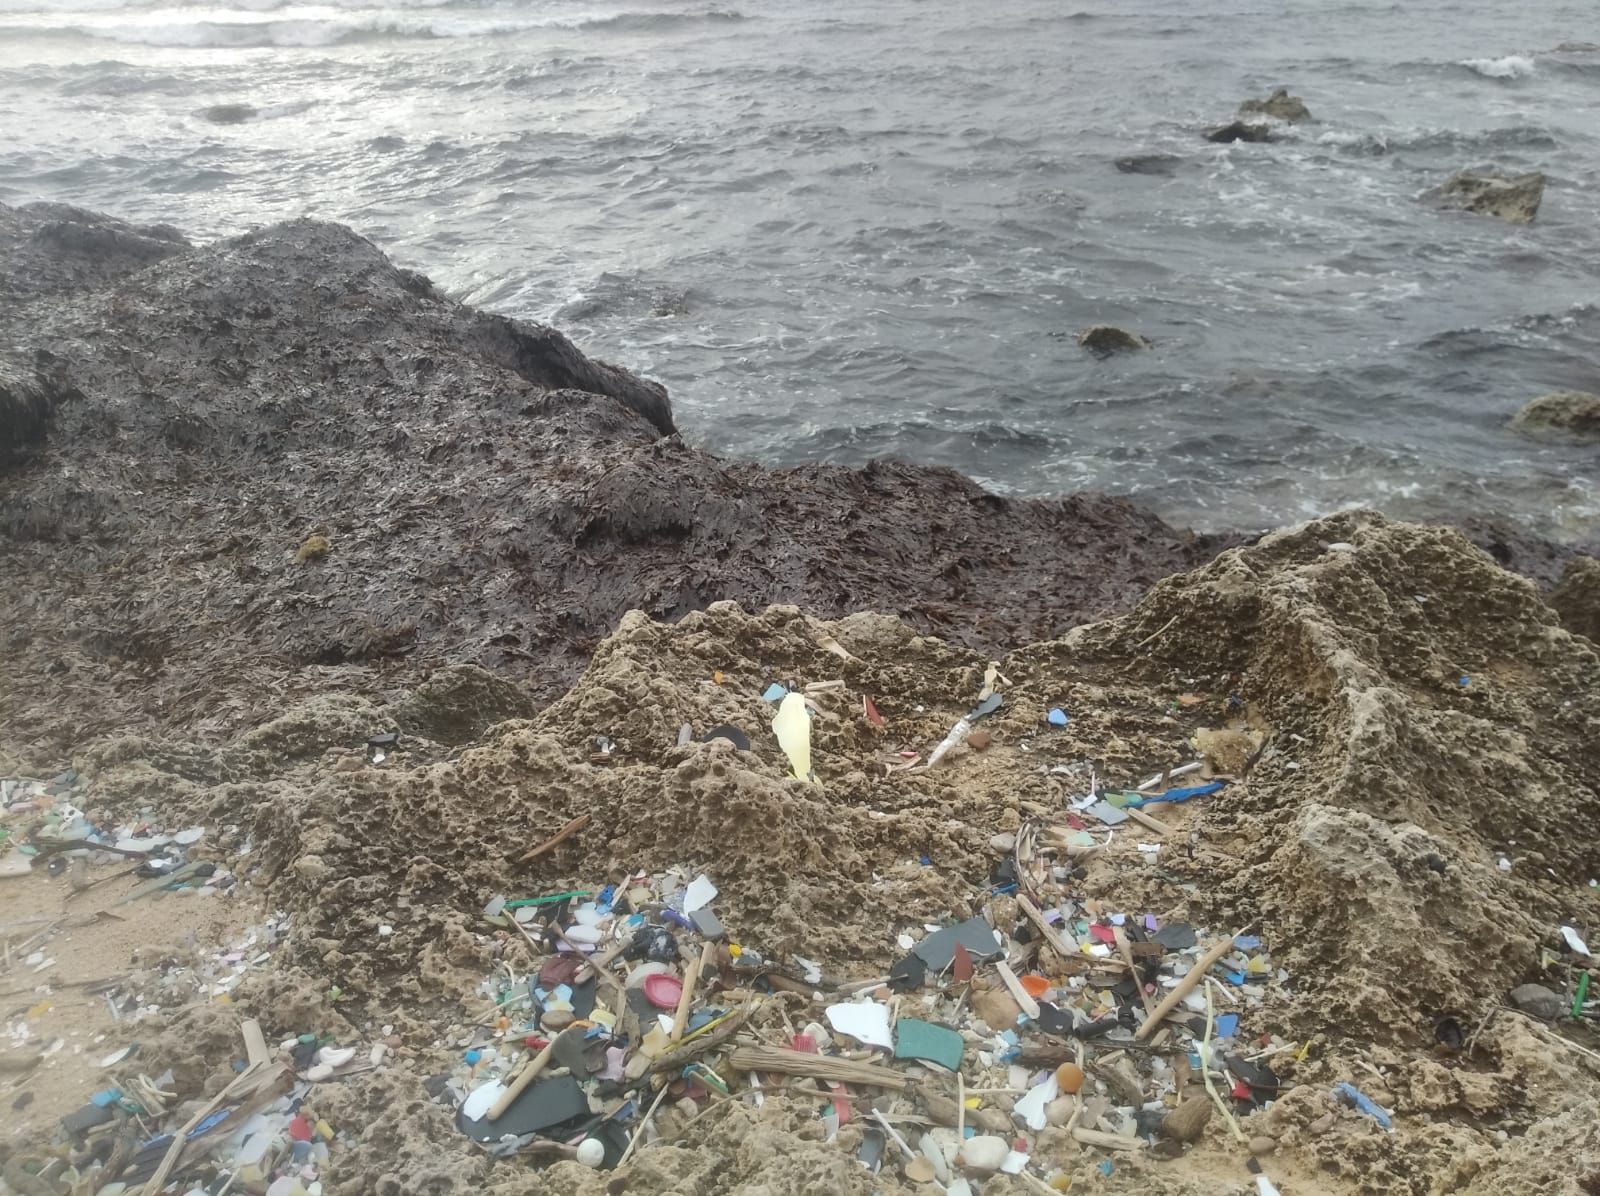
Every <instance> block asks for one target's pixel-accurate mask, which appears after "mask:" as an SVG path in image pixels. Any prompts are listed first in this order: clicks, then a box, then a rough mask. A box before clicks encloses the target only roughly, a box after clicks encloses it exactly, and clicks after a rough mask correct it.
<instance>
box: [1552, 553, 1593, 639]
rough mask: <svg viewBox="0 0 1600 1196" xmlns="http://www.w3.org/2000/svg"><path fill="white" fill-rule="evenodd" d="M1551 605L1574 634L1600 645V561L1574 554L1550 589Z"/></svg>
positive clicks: (1562, 622)
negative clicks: (1555, 584) (1552, 588)
mask: <svg viewBox="0 0 1600 1196" xmlns="http://www.w3.org/2000/svg"><path fill="white" fill-rule="evenodd" d="M1550 607H1551V609H1552V610H1554V611H1555V612H1556V614H1558V615H1560V616H1561V625H1562V626H1563V627H1565V628H1566V629H1567V630H1568V631H1570V632H1572V633H1573V634H1574V635H1581V636H1584V637H1585V638H1587V639H1589V640H1591V641H1592V642H1593V643H1596V644H1600V560H1596V559H1595V558H1594V557H1591V556H1580V557H1574V558H1573V559H1572V560H1570V561H1568V562H1567V568H1566V572H1564V573H1563V574H1562V575H1561V581H1560V583H1559V584H1558V585H1557V586H1556V588H1555V589H1554V590H1552V591H1551V592H1550Z"/></svg>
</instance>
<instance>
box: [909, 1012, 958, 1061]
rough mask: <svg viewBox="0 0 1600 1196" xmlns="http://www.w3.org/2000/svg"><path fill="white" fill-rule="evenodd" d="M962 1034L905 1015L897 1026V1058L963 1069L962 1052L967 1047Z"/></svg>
mask: <svg viewBox="0 0 1600 1196" xmlns="http://www.w3.org/2000/svg"><path fill="white" fill-rule="evenodd" d="M966 1045H967V1044H966V1043H965V1042H964V1041H963V1040H962V1038H961V1035H959V1034H957V1033H956V1032H955V1031H954V1030H951V1029H949V1028H947V1027H945V1026H936V1025H934V1024H933V1023H932V1022H919V1021H917V1020H915V1019H914V1018H908V1017H903V1018H901V1019H900V1020H899V1021H898V1022H896V1023H895V1027H894V1057H895V1058H896V1059H920V1060H922V1061H923V1062H925V1063H937V1064H939V1066H941V1067H947V1068H949V1069H950V1070H951V1071H959V1070H960V1069H961V1054H962V1052H963V1051H964V1050H965V1049H966Z"/></svg>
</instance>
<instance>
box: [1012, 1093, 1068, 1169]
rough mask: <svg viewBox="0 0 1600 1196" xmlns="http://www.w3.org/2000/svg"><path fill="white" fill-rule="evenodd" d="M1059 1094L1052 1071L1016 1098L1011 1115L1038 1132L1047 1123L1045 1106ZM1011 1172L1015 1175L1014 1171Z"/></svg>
mask: <svg viewBox="0 0 1600 1196" xmlns="http://www.w3.org/2000/svg"><path fill="white" fill-rule="evenodd" d="M1060 1095H1061V1085H1060V1084H1058V1083H1057V1082H1056V1077H1055V1073H1054V1072H1052V1073H1050V1075H1049V1076H1047V1077H1046V1078H1045V1081H1044V1083H1042V1084H1035V1085H1034V1086H1033V1087H1032V1088H1030V1089H1028V1091H1027V1093H1026V1094H1024V1095H1023V1096H1021V1097H1019V1098H1018V1099H1017V1103H1016V1104H1014V1105H1012V1106H1011V1113H1012V1116H1014V1117H1018V1118H1021V1120H1022V1123H1023V1124H1024V1125H1026V1126H1027V1127H1028V1128H1029V1129H1030V1130H1033V1131H1034V1132H1035V1133H1038V1132H1039V1131H1040V1130H1042V1129H1044V1127H1045V1126H1046V1124H1048V1123H1047V1122H1046V1120H1045V1113H1044V1111H1045V1106H1046V1105H1048V1104H1049V1103H1050V1102H1051V1101H1053V1100H1055V1098H1056V1097H1058V1096H1060ZM1011 1174H1013V1175H1015V1174H1016V1172H1012V1173H1011Z"/></svg>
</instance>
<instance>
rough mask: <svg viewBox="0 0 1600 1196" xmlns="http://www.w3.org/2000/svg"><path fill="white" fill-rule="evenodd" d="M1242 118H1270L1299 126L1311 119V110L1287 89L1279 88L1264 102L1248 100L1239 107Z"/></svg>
mask: <svg viewBox="0 0 1600 1196" xmlns="http://www.w3.org/2000/svg"><path fill="white" fill-rule="evenodd" d="M1239 115H1240V116H1270V117H1271V118H1272V119H1273V120H1281V121H1283V122H1284V123H1285V124H1291V125H1292V124H1298V123H1299V122H1300V121H1303V120H1310V119H1311V110H1310V109H1309V108H1307V107H1306V104H1305V101H1304V100H1302V99H1301V98H1300V97H1299V96H1292V95H1290V94H1289V89H1288V88H1287V87H1279V88H1276V89H1274V90H1273V93H1272V94H1271V95H1269V96H1268V97H1267V98H1266V99H1264V100H1255V99H1251V100H1246V101H1244V103H1242V104H1240V105H1239Z"/></svg>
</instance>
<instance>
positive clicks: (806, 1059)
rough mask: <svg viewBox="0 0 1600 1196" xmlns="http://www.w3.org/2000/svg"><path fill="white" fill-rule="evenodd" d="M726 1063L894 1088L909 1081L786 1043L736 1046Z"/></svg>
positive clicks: (746, 1068)
mask: <svg viewBox="0 0 1600 1196" xmlns="http://www.w3.org/2000/svg"><path fill="white" fill-rule="evenodd" d="M728 1063H729V1064H730V1065H731V1066H732V1067H733V1068H734V1069H735V1070H737V1071H774V1072H777V1073H778V1074H779V1075H785V1076H809V1077H811V1078H812V1079H814V1080H837V1081H839V1082H840V1083H843V1084H872V1085H875V1086H876V1087H878V1088H892V1089H894V1090H895V1091H896V1092H898V1091H900V1090H901V1089H903V1088H905V1086H906V1085H907V1084H908V1083H910V1081H909V1080H908V1079H907V1078H906V1077H905V1076H903V1075H901V1074H900V1073H899V1072H897V1071H891V1070H890V1069H889V1068H887V1067H879V1066H878V1065H876V1064H873V1063H857V1062H855V1061H853V1060H850V1059H835V1058H833V1057H831V1056H829V1055H808V1054H806V1053H805V1052H804V1051H792V1050H790V1049H789V1048H787V1047H771V1046H745V1047H739V1048H738V1049H736V1050H735V1051H734V1052H733V1053H732V1054H731V1055H729V1056H728Z"/></svg>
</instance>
